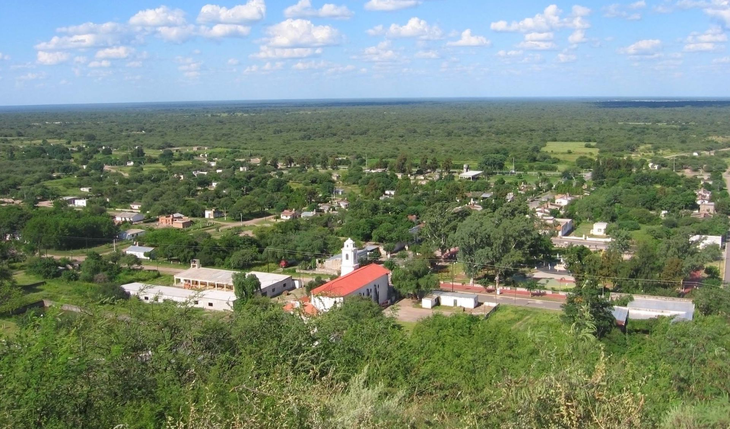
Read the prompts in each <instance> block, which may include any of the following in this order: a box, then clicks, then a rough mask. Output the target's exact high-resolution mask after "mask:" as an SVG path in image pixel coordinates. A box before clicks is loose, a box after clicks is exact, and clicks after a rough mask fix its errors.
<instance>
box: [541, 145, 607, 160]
mask: <svg viewBox="0 0 730 429" xmlns="http://www.w3.org/2000/svg"><path fill="white" fill-rule="evenodd" d="M585 145H586V143H585V142H548V143H547V144H546V145H545V147H544V148H542V151H543V152H547V153H549V154H550V155H551V156H553V157H555V158H558V159H561V160H563V161H569V162H575V160H576V159H578V157H580V156H588V157H592V158H595V157H596V156H597V155H598V149H597V148H587V147H585Z"/></svg>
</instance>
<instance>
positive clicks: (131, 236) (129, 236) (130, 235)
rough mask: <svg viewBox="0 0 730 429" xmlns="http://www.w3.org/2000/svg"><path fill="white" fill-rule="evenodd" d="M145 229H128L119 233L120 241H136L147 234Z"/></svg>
mask: <svg viewBox="0 0 730 429" xmlns="http://www.w3.org/2000/svg"><path fill="white" fill-rule="evenodd" d="M145 232H147V231H145V230H144V229H128V230H126V231H122V232H120V233H119V239H120V240H135V239H137V238H139V237H141V236H143V235H144V234H145Z"/></svg>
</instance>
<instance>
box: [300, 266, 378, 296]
mask: <svg viewBox="0 0 730 429" xmlns="http://www.w3.org/2000/svg"><path fill="white" fill-rule="evenodd" d="M388 274H390V270H389V269H387V268H385V267H383V266H381V265H377V264H370V265H366V266H364V267H362V268H358V269H356V270H355V271H353V272H351V273H350V274H347V275H345V276H342V277H340V278H337V279H334V280H332V281H331V282H329V283H325V284H323V285H322V286H320V287H318V288H316V289H314V290H312V295H326V296H336V297H339V296H347V295H349V294H351V293H353V292H355V291H356V290H358V289H360V288H361V287H363V286H365V285H366V284H368V283H370V282H372V281H374V280H377V279H378V278H380V277H382V276H385V275H388Z"/></svg>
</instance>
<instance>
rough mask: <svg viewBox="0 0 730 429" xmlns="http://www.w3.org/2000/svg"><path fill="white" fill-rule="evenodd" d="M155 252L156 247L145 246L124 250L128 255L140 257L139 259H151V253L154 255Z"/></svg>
mask: <svg viewBox="0 0 730 429" xmlns="http://www.w3.org/2000/svg"><path fill="white" fill-rule="evenodd" d="M154 250H155V248H154V247H145V246H129V247H127V249H125V250H124V253H125V254H126V255H134V256H136V257H138V258H139V259H150V257H149V256H148V255H149V254H150V253H152V252H153V251H154Z"/></svg>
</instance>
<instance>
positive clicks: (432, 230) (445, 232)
mask: <svg viewBox="0 0 730 429" xmlns="http://www.w3.org/2000/svg"><path fill="white" fill-rule="evenodd" d="M467 216H468V212H466V211H464V210H461V211H454V208H453V206H452V205H451V204H449V203H436V204H434V205H432V206H431V207H429V208H428V210H426V213H425V214H424V215H423V221H424V223H425V224H426V225H425V227H424V228H423V231H422V233H421V236H422V237H424V238H425V239H426V241H427V242H428V243H429V244H430V245H432V246H433V247H434V248H436V249H437V250H439V251H440V252H441V254H443V253H444V252H446V251H447V250H449V248H450V247H451V243H450V242H449V238H450V237H451V236H452V235H453V234H454V232H456V228H457V227H458V226H459V223H460V222H461V221H463V220H464V219H465V218H466V217H467Z"/></svg>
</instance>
